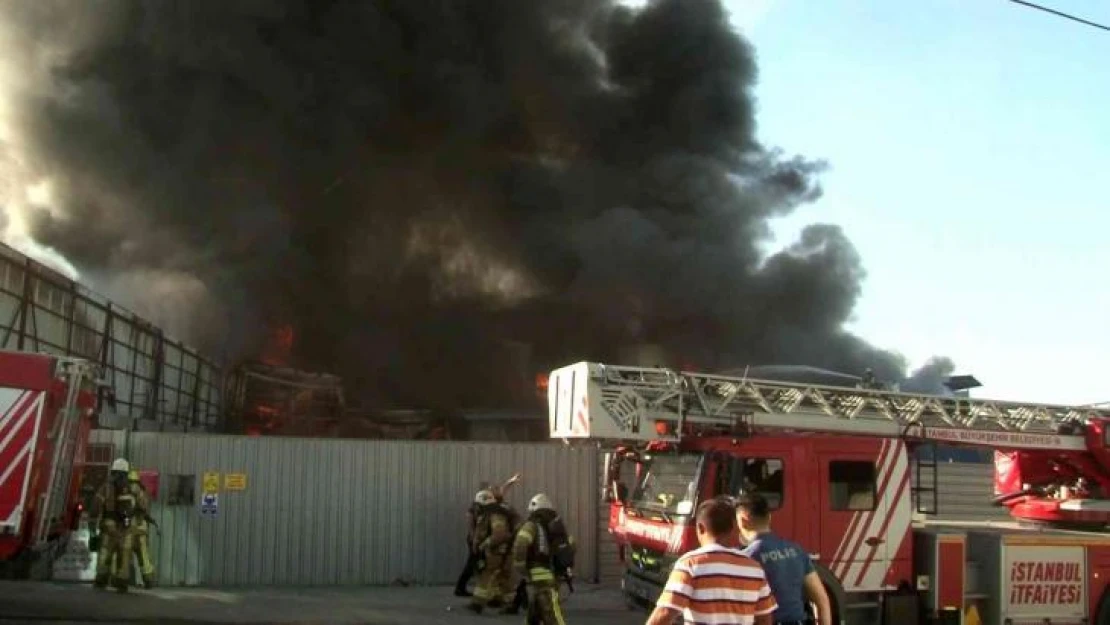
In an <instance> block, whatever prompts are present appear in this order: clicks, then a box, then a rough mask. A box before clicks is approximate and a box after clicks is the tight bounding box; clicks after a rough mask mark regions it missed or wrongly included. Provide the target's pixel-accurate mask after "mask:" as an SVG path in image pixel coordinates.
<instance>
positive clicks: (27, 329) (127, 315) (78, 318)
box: [0, 244, 223, 431]
mask: <svg viewBox="0 0 1110 625" xmlns="http://www.w3.org/2000/svg"><path fill="white" fill-rule="evenodd" d="M0 349H18V350H26V351H35V352H45V353H49V354H57V355H68V356H81V357H84V358H88V359H91V360H96V361H98V362H100V363H101V364H103V365H104V367H105V368H106V370H107V374H108V378H109V381H110V382H111V385H112V388H113V390H114V391H115V400H116V406H115V412H116V413H117V414H118V415H119V416H120V417H122V418H123V419H125V420H126V422H127V423H126V425H130V426H131V427H135V428H138V429H163V430H177V431H182V430H193V431H198V430H218V429H219V428H220V427H221V425H222V412H221V400H222V397H221V392H222V388H221V385H222V384H223V376H222V368H221V367H220V366H219V365H217V364H216V363H214V362H212V361H209V360H206V359H205V358H204V357H203V356H201V355H200V354H199V353H197V352H196V350H194V349H192V348H190V347H188V346H186V345H184V344H182V343H181V342H179V341H175V340H173V339H171V338H169V337H167V336H165V335H164V334H163V333H162V331H161V330H160V329H159V328H157V327H155V326H154V325H152V324H151V323H149V322H147V321H145V320H143V319H142V318H140V317H139V316H138V315H136V314H135V313H133V312H131V311H129V310H127V309H125V308H122V307H120V306H118V305H115V304H113V303H111V302H109V301H108V300H107V299H105V298H104V297H103V296H101V295H98V294H96V293H94V292H92V291H90V290H88V289H86V288H84V287H82V286H81V285H79V284H77V283H75V282H73V281H71V280H69V279H67V278H66V277H65V276H63V275H61V274H59V273H57V272H55V271H53V270H51V269H49V268H47V267H45V266H43V265H40V264H39V263H36V262H34V261H32V260H31V259H30V258H28V257H27V256H24V255H23V254H20V253H19V252H17V251H16V250H14V249H12V248H10V247H8V246H6V245H3V244H0ZM110 427H114V426H110Z"/></svg>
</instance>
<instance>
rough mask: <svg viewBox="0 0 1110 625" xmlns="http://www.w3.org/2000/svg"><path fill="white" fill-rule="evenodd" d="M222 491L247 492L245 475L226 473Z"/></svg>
mask: <svg viewBox="0 0 1110 625" xmlns="http://www.w3.org/2000/svg"><path fill="white" fill-rule="evenodd" d="M224 490H247V474H246V473H228V474H227V475H225V476H224Z"/></svg>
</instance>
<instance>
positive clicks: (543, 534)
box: [513, 493, 575, 625]
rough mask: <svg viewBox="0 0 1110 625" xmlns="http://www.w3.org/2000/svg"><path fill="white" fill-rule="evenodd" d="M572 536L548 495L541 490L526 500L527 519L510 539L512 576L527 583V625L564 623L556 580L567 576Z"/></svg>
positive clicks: (568, 573) (569, 571) (571, 550)
mask: <svg viewBox="0 0 1110 625" xmlns="http://www.w3.org/2000/svg"><path fill="white" fill-rule="evenodd" d="M574 550H575V549H574V538H573V537H572V536H571V535H570V534H569V533H568V532H567V528H566V526H565V525H564V524H563V520H562V519H561V518H560V517H559V513H558V512H556V511H555V506H554V504H552V503H551V498H550V497H548V496H547V495H545V494H543V493H539V494H537V495H536V496H534V497H532V500H531V501H529V502H528V520H527V521H525V522H524V524H523V525H522V526H521V527H520V531H518V532H517V534H516V539H515V540H514V541H513V578H514V579H517V578H522V579H524V580H525V581H526V582H527V583H528V617H527V619H526V622H527V623H528V625H538V624H542V625H566V621H565V620H564V619H563V609H562V606H561V605H560V602H559V580H560V579H566V580H568V583H569V580H570V576H571V568H572V567H573V566H574Z"/></svg>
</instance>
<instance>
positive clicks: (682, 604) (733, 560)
mask: <svg viewBox="0 0 1110 625" xmlns="http://www.w3.org/2000/svg"><path fill="white" fill-rule="evenodd" d="M656 606H658V607H662V608H670V609H672V610H678V611H679V612H682V617H683V622H685V623H687V625H691V624H699V625H700V624H704V625H733V624H737V625H752V624H753V623H755V617H756V615H762V614H770V613H771V612H774V611H775V608H776V607H778V605H777V604H776V603H775V596H774V595H773V594H771V587H770V586H768V585H767V577H766V576H765V575H764V573H763V567H761V566H759V564H758V563H757V562H756V561H755V560H752V559H751V558H749V557H747V556H745V555H744V554H742V553H740V551H739V550H737V549H730V548H728V547H725V546H723V545H716V544H710V545H705V546H704V547H700V548H698V549H695V550H693V551H691V552H689V553H686V554H685V555H683V556H682V557H680V558H679V559H678V561H677V562H675V565H674V569H673V570H672V571H671V576H670V578H669V579H668V580H667V585H666V586H665V587H664V588H663V593H662V594H661V595H659V601H657V602H656Z"/></svg>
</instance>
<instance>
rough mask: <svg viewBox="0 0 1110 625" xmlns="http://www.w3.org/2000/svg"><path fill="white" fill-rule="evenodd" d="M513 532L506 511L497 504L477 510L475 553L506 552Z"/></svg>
mask: <svg viewBox="0 0 1110 625" xmlns="http://www.w3.org/2000/svg"><path fill="white" fill-rule="evenodd" d="M512 539H513V534H512V527H511V524H510V520H509V514H508V512H507V511H506V510H505V509H504V508H502V507H501V506H500V505H499V504H494V505H491V506H485V507H483V508H482V509H480V510H479V511H478V522H477V523H476V524H475V528H474V550H475V552H477V553H486V554H502V555H503V554H506V553H508V551H509V546H510V543H511V542H512Z"/></svg>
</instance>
